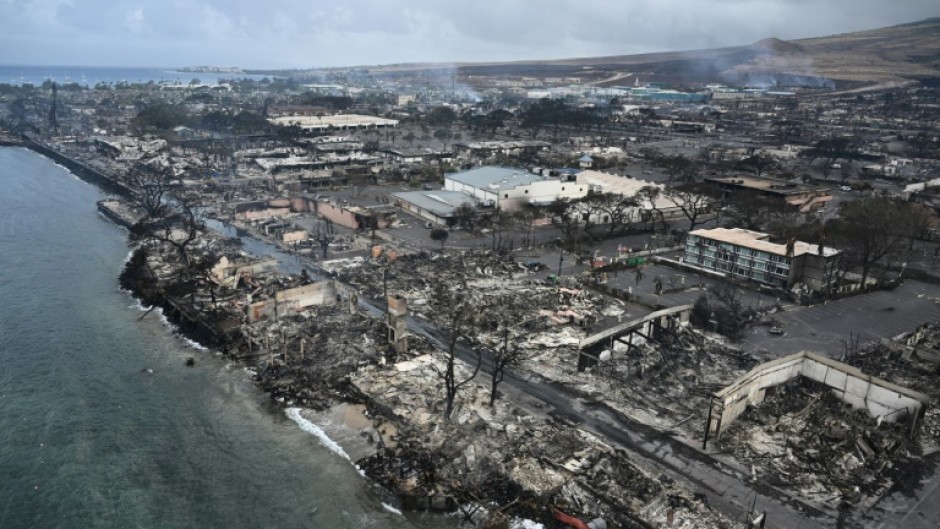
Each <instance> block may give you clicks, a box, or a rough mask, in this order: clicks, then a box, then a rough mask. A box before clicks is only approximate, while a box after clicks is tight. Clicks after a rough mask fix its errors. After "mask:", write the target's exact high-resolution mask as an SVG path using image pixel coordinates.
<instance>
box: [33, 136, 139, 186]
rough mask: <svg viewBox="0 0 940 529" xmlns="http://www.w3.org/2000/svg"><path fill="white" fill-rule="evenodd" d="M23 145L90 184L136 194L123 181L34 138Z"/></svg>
mask: <svg viewBox="0 0 940 529" xmlns="http://www.w3.org/2000/svg"><path fill="white" fill-rule="evenodd" d="M22 146H23V147H26V148H27V149H30V150H32V151H35V152H37V153H39V154H41V155H43V156H45V157H47V158H49V159H51V160H53V161H54V162H56V163H58V164H61V165H62V166H64V167H66V168H67V169H68V170H69V171H71V172H72V173H73V174H75V176H77V177H79V178H81V179H82V180H84V181H86V182H88V183H90V184H94V185H96V186H98V187H100V188H101V189H102V190H104V191H105V192H107V193H113V194H115V195H118V196H121V197H123V198H127V199H133V198H134V197H135V196H136V193H134V191H133V190H132V189H131V188H129V187H127V186H126V185H124V184H122V183H121V182H118V181H116V180H114V179H113V178H111V177H109V176H107V175H105V174H104V173H102V172H100V171H98V170H96V169H92V168H91V167H88V166H87V165H85V164H84V163H82V162H79V161H77V160H74V159H72V158H70V157H68V156H67V155H65V154H62V153H60V152H59V151H56V150H55V149H52V148H51V147H49V146H47V145H43V144H41V143H37V142H35V141H32V140H24V141H23V143H22Z"/></svg>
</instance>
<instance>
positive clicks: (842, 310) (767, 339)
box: [742, 280, 940, 359]
mask: <svg viewBox="0 0 940 529" xmlns="http://www.w3.org/2000/svg"><path fill="white" fill-rule="evenodd" d="M774 318H775V319H776V320H777V321H778V322H779V327H780V328H781V329H783V331H784V333H785V334H784V335H783V336H773V335H771V334H769V333H768V332H767V328H763V327H756V328H753V329H751V330H750V332H749V334H747V335H746V336H745V338H744V339H743V340H742V346H743V347H744V348H745V349H749V350H751V351H752V352H754V353H755V354H756V355H757V356H760V357H765V358H768V359H770V358H778V357H780V356H784V355H787V354H790V353H797V352H800V351H804V350H808V351H814V352H817V353H820V354H825V355H827V356H830V357H836V358H837V357H839V356H840V355H841V354H842V353H843V341H848V340H849V339H850V338H851V339H853V340H854V337H857V338H858V341H859V344H860V345H861V344H864V343H867V342H871V341H875V340H881V339H885V338H893V337H895V336H898V335H900V334H903V333H905V332H910V331H913V330H914V329H915V328H916V327H918V326H919V325H922V324H924V323H928V322H938V321H940V285H933V284H930V283H923V282H921V281H911V280H908V281H906V282H904V283H903V284H902V285H901V286H899V287H898V288H896V289H894V290H882V291H877V292H872V293H869V294H862V295H858V296H853V297H849V298H845V299H840V300H837V301H831V302H828V303H822V304H819V305H814V306H811V307H801V306H791V307H788V309H787V310H785V311H784V312H780V313H777V314H776V315H774Z"/></svg>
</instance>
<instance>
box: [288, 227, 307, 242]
mask: <svg viewBox="0 0 940 529" xmlns="http://www.w3.org/2000/svg"><path fill="white" fill-rule="evenodd" d="M309 238H310V237H309V234H308V233H307V230H295V231H285V232H284V233H282V234H281V240H282V241H284V242H286V243H291V242H300V241H306V240H307V239H309Z"/></svg>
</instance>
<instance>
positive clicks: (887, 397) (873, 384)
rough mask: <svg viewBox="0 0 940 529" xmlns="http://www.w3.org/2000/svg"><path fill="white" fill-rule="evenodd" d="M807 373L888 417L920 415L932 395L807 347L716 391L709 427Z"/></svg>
mask: <svg viewBox="0 0 940 529" xmlns="http://www.w3.org/2000/svg"><path fill="white" fill-rule="evenodd" d="M797 377H805V378H807V379H810V380H813V381H815V382H818V383H820V384H823V385H825V386H827V387H828V388H830V389H831V390H832V392H833V393H834V394H835V395H836V396H837V397H839V399H841V400H842V401H843V402H846V403H848V404H850V405H851V406H853V407H854V408H857V409H864V410H866V411H867V412H868V414H869V415H870V416H872V417H881V418H882V420H884V421H887V422H894V421H897V420H899V419H901V418H905V417H913V418H914V419H917V418H918V417H920V416H921V415H922V413H923V412H924V411H925V410H926V408H927V403H928V402H929V398H928V397H927V396H926V395H924V394H922V393H918V392H916V391H913V390H910V389H907V388H903V387H901V386H898V385H896V384H892V383H890V382H888V381H886V380H882V379H880V378H876V377H872V376H869V375H866V374H865V373H863V372H862V371H860V370H858V369H856V368H854V367H852V366H849V365H847V364H843V363H842V362H837V361H835V360H832V359H830V358H826V357H823V356H820V355H817V354H815V353H810V352H807V351H803V352H801V353H796V354H793V355H789V356H785V357H783V358H778V359H777V360H773V361H771V362H767V363H765V364H761V365H759V366H757V367H755V368H754V369H752V370H751V371H749V372H748V373H747V374H745V375H744V376H742V377H741V378H739V379H738V380H736V381H735V382H734V383H733V384H731V385H730V386H728V387H726V388H725V389H723V390H721V391H719V392H717V393H715V394H714V395H713V396H712V410H711V418H710V420H709V424H708V429H709V433H711V434H714V433H719V432H721V431H722V430H724V429H725V428H727V427H728V425H730V424H731V423H732V422H734V420H735V419H736V418H737V417H738V416H739V415H741V414H742V413H744V410H746V409H747V407H748V406H756V405H758V404H760V403H761V402H763V400H764V397H765V395H766V391H767V389H768V388H772V387H775V386H779V385H782V384H785V383H787V382H789V381H791V380H793V379H795V378H797Z"/></svg>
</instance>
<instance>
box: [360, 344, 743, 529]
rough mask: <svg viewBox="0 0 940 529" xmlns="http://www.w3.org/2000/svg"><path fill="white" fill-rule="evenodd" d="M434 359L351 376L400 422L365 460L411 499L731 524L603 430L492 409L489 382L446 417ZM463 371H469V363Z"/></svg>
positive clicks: (537, 516) (470, 391) (380, 412)
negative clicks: (391, 439)
mask: <svg viewBox="0 0 940 529" xmlns="http://www.w3.org/2000/svg"><path fill="white" fill-rule="evenodd" d="M434 362H441V360H440V359H438V358H435V356H434V355H433V354H426V355H419V356H417V357H414V358H412V359H410V360H405V361H402V362H399V363H397V364H394V365H393V366H391V369H388V368H383V367H381V366H376V365H369V366H363V367H362V368H361V369H360V370H359V371H358V372H357V373H356V374H355V375H353V376H352V383H353V385H354V386H355V387H356V388H357V389H358V390H360V391H361V392H362V393H363V395H365V396H367V397H368V398H369V400H370V402H372V403H373V409H372V411H373V414H372V415H373V418H374V420H375V421H376V424H379V423H381V422H383V421H391V422H395V423H396V424H398V435H397V437H396V438H395V445H394V446H389V445H387V444H381V445H379V446H378V448H379V450H378V451H377V452H376V454H374V455H373V456H370V457H367V458H364V459H362V460H360V461H359V462H358V464H359V466H360V467H361V468H362V469H363V470H364V471H365V472H366V473H367V474H368V475H369V476H371V477H373V478H375V479H376V480H377V481H379V482H382V483H387V484H389V485H390V486H391V487H392V488H393V489H394V490H395V491H396V492H398V493H399V494H400V495H401V496H403V497H405V498H406V504H408V505H409V506H412V507H415V506H417V507H421V508H435V507H438V508H448V507H454V506H456V505H463V504H465V503H468V502H470V503H474V502H475V503H480V502H495V503H496V504H498V505H501V506H509V507H508V511H509V513H510V514H512V515H513V516H519V517H524V518H529V519H533V520H536V521H541V522H543V523H549V524H551V523H553V522H550V521H549V520H550V513H549V512H548V511H547V509H546V508H545V506H546V505H558V506H563V507H564V508H565V509H566V512H574V513H578V515H579V516H581V517H582V518H584V519H586V520H590V519H593V518H598V517H600V518H604V519H605V520H606V521H607V522H608V523H609V524H611V525H610V526H612V527H637V528H639V527H644V528H645V527H650V525H649V524H660V523H665V522H666V520H668V519H674V520H675V521H676V525H673V526H674V527H689V528H691V527H706V528H707V527H728V525H726V522H725V521H724V520H723V519H722V518H721V517H720V516H719V515H717V514H715V513H713V512H712V511H711V510H710V509H709V508H708V506H707V505H705V504H704V503H703V502H702V501H700V500H699V499H697V498H694V497H692V496H691V495H690V494H689V493H688V492H687V491H685V490H683V489H682V488H681V487H679V486H678V485H677V484H675V483H672V482H671V481H670V480H669V479H668V478H666V477H662V476H661V477H656V476H655V474H654V473H652V472H648V471H647V470H645V469H643V468H641V467H639V466H638V465H637V464H635V463H634V462H632V461H631V460H630V458H629V457H628V456H627V455H626V454H625V453H624V452H622V451H618V450H615V449H613V448H612V447H610V446H609V445H607V444H606V443H604V442H603V441H601V440H600V439H598V438H597V437H595V436H593V435H591V434H588V433H586V432H584V431H582V430H579V429H577V428H576V427H573V426H571V425H569V424H564V423H560V422H557V421H554V420H551V419H547V418H542V417H537V416H534V415H531V414H529V413H527V412H525V411H524V410H521V409H519V408H517V407H515V406H512V405H509V404H507V403H505V402H503V401H497V402H496V405H495V406H494V407H490V406H489V405H488V396H489V391H488V389H487V388H486V387H485V386H484V384H483V382H484V380H475V381H474V383H471V384H470V385H468V386H466V388H465V392H464V393H462V394H461V396H460V399H459V406H458V408H457V410H456V411H455V413H454V416H453V418H452V420H450V421H445V420H444V419H443V416H442V415H443V411H444V405H443V396H442V389H441V388H440V381H439V379H438V375H437V374H436V373H435V372H434V370H433V369H431V364H433V363H434ZM461 371H462V374H463V375H466V374H467V366H461ZM478 381H479V383H477V382H478ZM493 476H498V477H499V479H492V478H493ZM641 520H642V521H641ZM683 520H685V521H684V522H682V523H680V521H683Z"/></svg>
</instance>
